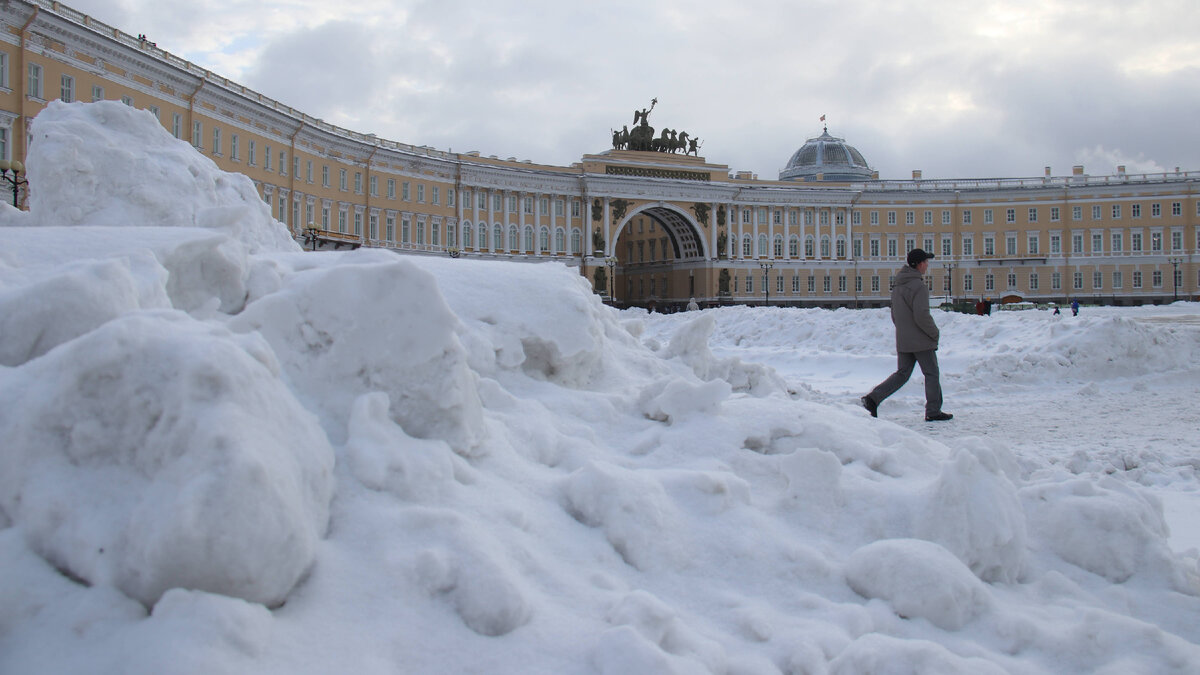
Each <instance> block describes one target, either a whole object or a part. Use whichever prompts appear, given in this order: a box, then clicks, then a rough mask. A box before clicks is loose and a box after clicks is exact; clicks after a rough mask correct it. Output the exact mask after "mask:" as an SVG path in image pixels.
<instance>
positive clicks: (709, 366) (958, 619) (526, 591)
mask: <svg viewBox="0 0 1200 675" xmlns="http://www.w3.org/2000/svg"><path fill="white" fill-rule="evenodd" d="M33 136H34V145H33V148H32V153H31V156H30V158H29V165H30V169H29V170H30V173H29V177H30V181H31V184H32V186H33V188H34V192H33V199H32V202H31V204H30V207H31V208H30V211H29V212H24V213H23V212H17V211H15V210H13V209H11V208H3V207H0V226H3V227H4V229H3V234H4V242H5V244H4V246H3V247H2V248H0V438H3V445H2V447H0V569H2V570H3V571H4V572H3V574H0V673H31V672H37V673H82V672H98V673H109V672H120V673H213V672H222V673H235V672H237V673H281V674H282V673H289V674H290V673H328V672H354V673H396V672H404V673H445V672H508V673H620V674H627V673H731V674H757V673H763V674H766V673H797V674H799V673H804V674H810V675H812V674H820V673H833V674H850V673H900V674H903V673H912V674H914V675H915V674H917V673H935V672H936V673H963V674H967V673H971V674H976V673H1035V674H1036V673H1045V674H1055V675H1058V674H1061V673H1114V674H1115V673H1122V674H1124V673H1192V672H1196V668H1197V664H1200V621H1198V620H1197V619H1198V618H1200V570H1198V567H1197V563H1198V560H1200V551H1198V549H1197V540H1198V539H1200V537H1197V533H1196V525H1195V513H1196V511H1197V503H1198V499H1197V495H1198V493H1197V476H1196V469H1197V462H1198V461H1200V460H1198V458H1197V448H1196V442H1195V429H1196V426H1197V421H1198V420H1197V413H1196V406H1195V401H1196V398H1197V395H1198V394H1200V377H1197V375H1200V373H1198V372H1197V365H1196V364H1197V363H1200V325H1198V323H1200V306H1198V305H1195V304H1184V303H1180V304H1175V305H1171V306H1169V307H1154V308H1137V309H1099V308H1089V307H1085V308H1084V310H1083V312H1082V314H1081V315H1080V316H1079V317H1070V316H1053V315H1051V314H1050V313H1049V312H1038V311H1026V312H999V313H996V314H995V315H993V316H991V317H972V316H965V315H956V314H944V313H939V314H937V316H936V318H937V320H938V322H939V324H940V325H941V327H942V332H943V336H944V337H943V340H942V346H941V351H940V357H941V363H942V370H943V385H944V388H945V390H946V401H947V404H946V408H947V410H949V411H951V412H953V413H955V415H956V417H955V419H954V420H953V421H952V422H949V423H942V424H927V423H925V422H923V421H922V420H921V410H922V402H921V399H920V396H921V395H922V389H921V387H920V384H919V382H920V375H919V374H917V375H915V376H914V380H913V383H912V384H910V385H909V386H907V387H906V388H904V389H902V390H901V391H900V392H898V394H897V395H896V396H894V397H893V398H892V399H889V400H888V401H887V402H885V403H884V405H883V406H882V407H881V409H880V419H878V420H875V419H871V418H870V417H869V416H868V415H867V413H866V412H865V411H864V410H862V409H861V408H860V407H858V405H857V399H858V397H859V396H860V395H861V394H862V393H863V392H865V391H867V390H868V389H869V388H870V387H871V386H872V385H874V384H875V383H876V382H877V381H879V380H881V379H883V378H884V377H885V376H886V375H887V374H888V372H890V370H891V368H892V367H893V365H894V355H893V353H892V340H893V338H892V332H891V325H890V321H889V320H888V317H887V312H886V310H866V311H857V312H856V311H834V312H830V311H822V310H784V309H778V308H770V309H749V308H727V309H719V310H706V311H703V312H692V313H685V314H676V315H669V316H662V315H647V314H645V313H643V312H638V311H625V312H617V311H615V310H613V309H611V308H609V307H605V306H603V305H602V304H600V302H599V301H598V300H597V298H596V296H594V295H593V294H591V292H590V289H589V286H588V283H587V282H586V281H585V280H584V279H582V278H581V277H579V276H578V275H577V274H576V273H574V272H572V271H571V270H569V269H567V268H565V267H563V266H560V265H557V264H542V265H519V264H512V263H500V262H484V261H477V260H469V259H459V260H449V259H443V258H414V257H401V256H397V255H394V254H392V253H389V252H386V251H378V250H375V251H367V250H360V251H355V252H340V253H317V254H313V253H304V252H301V251H300V250H299V247H298V246H296V245H295V243H294V242H292V241H291V240H290V239H289V238H288V237H287V235H286V232H284V230H283V228H282V227H281V226H280V225H278V224H277V223H274V222H273V221H272V220H271V218H270V214H269V211H268V209H267V207H266V206H265V205H264V204H262V202H261V201H259V200H258V199H257V197H256V195H255V192H254V188H253V186H252V185H251V184H250V182H249V181H248V179H245V178H244V177H241V176H236V175H230V174H224V173H222V172H220V171H218V170H217V169H216V167H215V166H213V165H211V163H209V162H207V160H205V159H204V158H202V157H201V156H200V155H198V154H197V153H195V152H194V151H193V150H192V149H191V148H190V147H189V146H188V145H187V144H186V143H183V142H181V141H176V140H175V139H172V138H170V137H169V136H168V135H167V134H166V133H165V132H164V131H163V130H162V129H161V127H159V125H158V124H157V123H156V122H155V121H154V119H153V118H152V117H151V116H150V115H149V114H147V113H144V112H139V111H135V110H133V109H131V108H128V107H126V106H122V105H120V104H71V105H63V104H58V103H54V104H51V105H50V106H49V107H48V108H47V110H46V111H45V112H44V113H42V115H40V116H39V117H38V118H37V120H35V123H34V131H33Z"/></svg>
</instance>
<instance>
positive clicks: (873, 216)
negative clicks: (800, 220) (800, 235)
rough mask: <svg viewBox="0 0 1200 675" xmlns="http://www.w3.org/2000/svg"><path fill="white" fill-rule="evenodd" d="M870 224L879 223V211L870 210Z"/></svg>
mask: <svg viewBox="0 0 1200 675" xmlns="http://www.w3.org/2000/svg"><path fill="white" fill-rule="evenodd" d="M792 224H793V225H795V223H792ZM871 224H872V225H878V224H879V212H878V211H872V212H871Z"/></svg>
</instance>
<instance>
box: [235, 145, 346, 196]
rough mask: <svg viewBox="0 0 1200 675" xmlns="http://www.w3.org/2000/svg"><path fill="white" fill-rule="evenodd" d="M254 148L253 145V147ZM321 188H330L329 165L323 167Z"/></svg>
mask: <svg viewBox="0 0 1200 675" xmlns="http://www.w3.org/2000/svg"><path fill="white" fill-rule="evenodd" d="M251 147H253V145H251ZM321 186H322V187H329V165H325V166H322V167H321Z"/></svg>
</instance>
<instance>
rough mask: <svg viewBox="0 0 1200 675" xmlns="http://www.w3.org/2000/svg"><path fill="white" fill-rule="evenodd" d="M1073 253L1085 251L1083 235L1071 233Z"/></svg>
mask: <svg viewBox="0 0 1200 675" xmlns="http://www.w3.org/2000/svg"><path fill="white" fill-rule="evenodd" d="M1071 253H1083V235H1082V234H1073V235H1071Z"/></svg>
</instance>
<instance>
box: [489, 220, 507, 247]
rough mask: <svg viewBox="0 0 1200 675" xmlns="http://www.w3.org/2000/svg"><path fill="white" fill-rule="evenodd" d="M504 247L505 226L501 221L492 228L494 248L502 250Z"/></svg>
mask: <svg viewBox="0 0 1200 675" xmlns="http://www.w3.org/2000/svg"><path fill="white" fill-rule="evenodd" d="M503 248H504V227H503V226H502V225H500V223H496V226H495V227H493V228H492V250H493V251H500V250H502V249H503Z"/></svg>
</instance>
